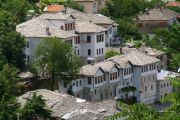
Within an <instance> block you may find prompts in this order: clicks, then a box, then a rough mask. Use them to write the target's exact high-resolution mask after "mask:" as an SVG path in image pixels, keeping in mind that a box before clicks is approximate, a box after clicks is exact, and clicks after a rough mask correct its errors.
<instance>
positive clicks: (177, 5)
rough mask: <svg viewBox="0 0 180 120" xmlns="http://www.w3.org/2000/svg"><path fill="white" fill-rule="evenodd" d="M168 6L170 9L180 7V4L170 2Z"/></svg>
mask: <svg viewBox="0 0 180 120" xmlns="http://www.w3.org/2000/svg"><path fill="white" fill-rule="evenodd" d="M166 6H169V7H180V2H178V1H172V2H169V3H168V4H167V5H166Z"/></svg>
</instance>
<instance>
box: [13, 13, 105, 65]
mask: <svg viewBox="0 0 180 120" xmlns="http://www.w3.org/2000/svg"><path fill="white" fill-rule="evenodd" d="M16 31H17V32H19V33H21V34H22V35H23V36H25V38H26V48H25V54H26V61H27V63H32V62H33V61H34V60H35V50H36V48H37V46H38V45H39V44H40V42H41V41H42V40H43V39H44V38H47V37H58V38H62V39H64V40H65V41H66V42H68V43H69V44H71V46H72V47H73V48H74V52H75V54H76V55H78V56H80V57H81V58H82V60H83V61H84V62H85V63H87V62H88V60H87V59H88V58H91V59H93V61H101V60H104V54H105V42H106V41H107V40H106V39H107V38H106V31H107V29H106V28H104V27H101V26H98V25H96V24H94V23H92V22H82V21H76V18H75V17H74V16H73V15H72V14H65V13H61V12H55V13H52V12H47V13H44V14H42V15H40V16H38V17H36V18H33V19H31V20H28V21H26V22H24V23H21V24H19V25H17V27H16Z"/></svg>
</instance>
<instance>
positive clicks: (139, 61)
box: [109, 51, 159, 66]
mask: <svg viewBox="0 0 180 120" xmlns="http://www.w3.org/2000/svg"><path fill="white" fill-rule="evenodd" d="M109 60H113V61H130V62H131V63H132V64H133V65H136V66H142V65H148V64H152V63H156V62H159V60H158V59H157V58H154V57H151V56H149V55H146V54H145V53H143V52H140V51H132V52H130V53H128V54H124V55H120V56H119V55H118V56H115V57H112V58H109Z"/></svg>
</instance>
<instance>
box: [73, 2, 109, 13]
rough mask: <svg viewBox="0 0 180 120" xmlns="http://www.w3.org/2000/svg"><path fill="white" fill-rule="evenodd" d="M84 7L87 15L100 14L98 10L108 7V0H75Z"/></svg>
mask: <svg viewBox="0 0 180 120" xmlns="http://www.w3.org/2000/svg"><path fill="white" fill-rule="evenodd" d="M74 1H76V2H78V3H79V4H80V5H83V6H84V12H85V13H91V14H92V13H98V10H100V9H101V8H103V7H105V6H106V1H107V0H74Z"/></svg>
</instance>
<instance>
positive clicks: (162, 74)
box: [157, 70, 180, 100]
mask: <svg viewBox="0 0 180 120" xmlns="http://www.w3.org/2000/svg"><path fill="white" fill-rule="evenodd" d="M170 77H173V78H174V77H180V74H178V73H174V72H170V71H165V70H161V71H159V72H158V73H157V100H160V99H161V98H163V97H165V96H166V95H168V94H170V93H172V92H173V86H172V84H171V81H170V80H169V78H170Z"/></svg>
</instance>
